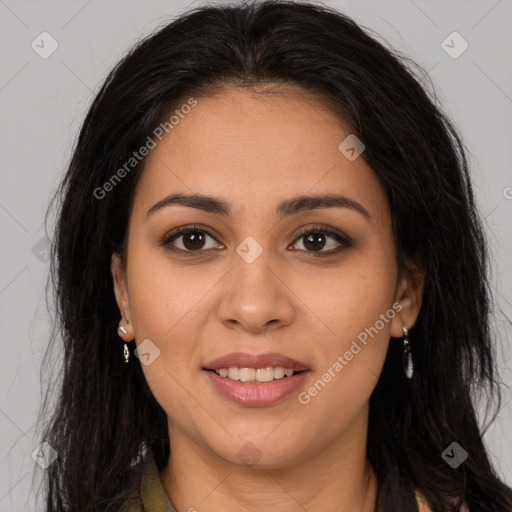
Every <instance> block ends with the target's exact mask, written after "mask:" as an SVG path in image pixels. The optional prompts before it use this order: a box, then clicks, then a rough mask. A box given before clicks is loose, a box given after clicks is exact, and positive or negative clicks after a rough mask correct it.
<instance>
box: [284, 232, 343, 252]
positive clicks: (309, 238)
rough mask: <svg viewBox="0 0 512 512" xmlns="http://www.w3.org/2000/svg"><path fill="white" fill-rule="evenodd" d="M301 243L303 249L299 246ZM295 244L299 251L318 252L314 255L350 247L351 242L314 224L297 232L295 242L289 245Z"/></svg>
mask: <svg viewBox="0 0 512 512" xmlns="http://www.w3.org/2000/svg"><path fill="white" fill-rule="evenodd" d="M301 244H302V246H303V247H304V248H303V249H302V248H301V247H300V245H301ZM296 245H299V247H298V249H299V250H301V251H304V252H309V253H318V254H316V255H315V256H329V255H333V254H336V253H338V252H340V251H342V250H343V249H346V248H348V247H352V245H353V244H352V241H351V239H350V238H349V237H346V236H343V235H341V234H340V233H336V232H334V231H332V230H330V229H327V227H322V226H316V227H315V226H314V227H310V228H307V229H304V230H303V231H301V232H300V233H299V236H298V238H297V239H296V242H295V243H294V244H293V245H292V246H291V247H295V246H296ZM323 249H327V250H323Z"/></svg>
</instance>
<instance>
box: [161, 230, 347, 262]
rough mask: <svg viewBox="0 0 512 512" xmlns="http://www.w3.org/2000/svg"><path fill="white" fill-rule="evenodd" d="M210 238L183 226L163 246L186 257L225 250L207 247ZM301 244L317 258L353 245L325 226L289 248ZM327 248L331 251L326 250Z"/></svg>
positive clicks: (301, 235) (306, 232)
mask: <svg viewBox="0 0 512 512" xmlns="http://www.w3.org/2000/svg"><path fill="white" fill-rule="evenodd" d="M208 237H209V238H211V239H212V240H215V238H214V237H213V235H211V233H210V232H209V231H208V230H207V229H204V228H201V227H200V226H197V225H193V226H183V227H181V228H177V229H175V230H174V231H171V232H170V233H168V234H166V235H165V237H164V238H163V239H162V241H161V244H162V245H163V246H165V247H167V248H168V249H169V250H170V251H173V252H175V253H178V254H181V255H184V256H201V254H203V252H204V251H207V250H209V249H215V248H220V249H223V248H224V246H223V245H215V244H213V246H211V247H205V243H206V239H207V238H208ZM180 239H181V240H180ZM329 239H330V240H331V241H330V242H329ZM300 244H302V246H303V247H304V249H300V248H299V250H301V251H303V252H308V253H313V254H314V255H315V256H332V255H334V254H337V253H339V252H341V251H342V250H343V249H346V248H348V247H352V245H353V243H352V240H351V238H350V237H348V236H346V235H343V234H341V233H338V232H336V231H333V230H332V229H331V228H329V226H325V225H316V226H310V227H308V228H305V229H303V230H301V231H300V232H299V233H298V235H297V238H296V241H295V242H294V244H292V245H291V246H289V247H292V248H294V247H295V246H296V245H300ZM180 246H181V247H180ZM326 247H327V249H329V250H324V249H325V248H326ZM315 253H316V254H315Z"/></svg>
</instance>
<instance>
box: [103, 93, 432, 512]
mask: <svg viewBox="0 0 512 512" xmlns="http://www.w3.org/2000/svg"><path fill="white" fill-rule="evenodd" d="M196 99H197V101H198V104H197V106H196V107H194V108H193V109H192V111H191V112H190V113H189V114H188V115H187V116H186V117H185V118H184V119H182V120H181V121H180V122H179V124H178V125H176V126H175V127H174V129H173V130H172V131H171V132H170V133H169V135H168V136H166V138H164V139H163V140H162V142H160V143H159V144H158V145H157V146H156V148H155V149H153V150H152V151H151V152H150V154H149V156H148V157H147V160H146V166H145V169H144V171H143V174H142V176H141V180H140V181H139V183H138V185H137V189H136V194H135V199H134V204H133V210H132V212H131V217H130V222H129V229H128V243H127V260H126V266H125V267H123V265H122V263H121V260H120V258H119V256H118V255H115V254H114V255H113V256H112V275H113V281H114V288H115V294H116V299H117V302H118V305H119V309H120V314H121V316H122V319H121V324H122V325H125V327H126V330H127V334H126V335H124V334H122V333H120V336H121V337H122V338H123V339H124V340H126V341H128V340H133V339H135V340H136V344H137V345H138V344H140V343H141V342H142V341H143V340H145V339H150V340H151V341H152V342H153V343H154V344H155V345H156V346H157V347H158V348H159V350H160V355H159V356H158V357H157V358H156V359H155V360H154V362H152V363H151V364H150V365H148V366H146V365H142V369H143V371H144V375H145V377H146V379H147V382H148V385H149V386H150V388H151V391H152V392H153V393H154V395H155V397H156V399H157V400H158V402H159V403H160V405H161V406H162V407H163V409H164V410H165V411H166V413H167V417H168V425H169V439H170V446H171V456H170V458H169V461H168V463H167V465H166V467H165V468H164V469H163V470H162V471H161V480H162V483H163V486H164V488H165V490H166V492H167V494H168V496H170V497H171V499H172V502H173V504H174V506H175V507H176V509H177V510H178V511H188V510H189V509H191V507H194V508H195V509H197V510H198V511H201V510H209V511H212V512H220V511H221V510H222V511H224V510H244V511H251V512H263V511H266V510H280V511H281V512H296V511H297V510H314V511H317V512H332V511H334V510H345V511H347V512H348V511H354V512H356V511H357V512H369V511H373V510H374V507H375V499H376V494H377V486H378V483H377V479H376V477H375V474H374V472H373V469H372V467H371V465H370V464H369V462H368V461H367V459H366V454H365V444H366V435H367V425H368V410H369V405H368V404H369V398H370V395H371V393H372V391H373V389H374V387H375V385H376V383H377V380H378V377H379V375H380V372H381V369H382V366H383V363H384V359H385V356H386V351H387V348H388V344H389V343H390V342H393V343H400V340H390V336H392V337H395V338H401V337H402V336H403V331H402V326H403V325H406V326H407V327H408V328H409V329H411V328H412V327H413V325H414V323H415V321H416V318H417V315H418V312H419V309H420V306H421V293H422V284H421V282H418V279H414V278H413V277H412V276H411V275H408V274H404V275H402V276H399V274H398V269H397V265H396V254H395V245H394V238H393V233H392V229H391V215H390V210H389V204H388V201H387V197H386V194H385V192H384V189H383V188H382V186H381V185H380V183H379V181H378V179H377V177H376V175H375V173H374V172H373V171H372V169H371V168H370V167H369V166H368V165H367V164H366V163H365V162H364V160H363V159H362V158H357V159H356V160H354V161H350V160H348V159H347V158H346V157H345V156H344V155H343V154H342V153H341V152H340V151H339V149H338V145H339V144H340V142H341V141H343V140H344V139H345V138H346V137H347V135H349V134H350V131H349V130H347V129H346V128H344V127H343V126H342V125H341V123H340V122H339V119H338V118H337V117H336V116H335V115H334V114H333V113H332V112H331V111H330V110H329V108H328V107H327V106H326V105H324V104H323V103H322V102H321V101H320V99H316V98H315V97H314V96H311V95H310V94H308V93H306V92H305V91H303V90H301V89H300V88H298V87H294V86H282V87H277V88H273V89H272V92H268V91H267V92H262V91H259V92H255V91H248V90H245V89H239V88H234V87H226V88H225V89H224V90H223V91H222V92H221V93H219V94H217V95H215V96H211V97H197V98H196ZM184 103H185V101H184ZM176 192H183V193H202V194H208V195H212V196H215V197H218V198H222V199H223V200H225V201H227V202H229V203H230V205H231V209H232V213H233V216H232V218H228V217H224V216H221V215H218V214H214V213H209V212H204V211H201V210H198V209H194V208H190V207H187V206H182V205H172V206H168V207H166V208H163V209H161V210H159V211H157V212H155V213H154V214H152V215H149V216H147V212H148V210H149V209H150V208H151V207H152V206H153V205H154V204H155V203H157V202H158V201H160V200H162V199H163V198H164V197H166V196H167V195H169V194H171V193H176ZM319 193H339V194H343V195H345V196H347V197H349V198H351V199H353V200H355V201H357V202H359V203H360V204H361V205H363V207H364V208H365V209H366V210H367V211H368V213H369V215H370V218H369V219H368V218H365V217H364V216H363V215H361V214H360V213H358V212H356V211H355V210H352V209H348V208H323V209H316V210H311V211H303V212H299V213H296V214H294V215H291V216H290V217H285V218H283V219H281V220H280V219H279V217H278V215H277V214H276V205H277V204H278V203H279V202H281V201H283V200H285V199H289V198H291V197H294V196H298V195H302V194H306V195H312V194H319ZM194 223H199V224H201V228H202V229H204V228H207V229H208V231H209V232H210V233H211V235H212V236H209V235H206V238H205V242H204V245H203V246H202V251H203V254H202V255H200V256H197V255H196V256H192V257H187V256H183V255H180V254H179V253H178V252H172V251H171V250H170V247H174V248H175V249H176V250H177V251H179V249H188V250H194V247H197V246H194V245H193V244H191V243H190V239H186V237H184V236H183V235H182V236H178V238H176V239H175V240H174V242H173V244H172V243H171V244H170V246H167V247H165V246H163V245H162V244H161V243H160V240H161V239H162V238H163V237H164V236H165V235H166V233H169V232H170V231H171V230H172V229H174V228H177V227H181V226H188V225H192V224H194ZM317 223H320V224H326V225H328V226H329V227H330V228H333V229H334V230H338V231H341V232H342V233H344V234H346V235H348V236H350V237H351V238H352V239H353V240H354V244H353V246H351V247H348V248H344V249H342V251H341V252H339V253H337V254H333V255H331V256H325V257H322V256H317V254H318V253H319V252H324V253H325V252H327V251H329V250H330V249H333V248H336V247H339V242H337V241H336V240H335V239H333V238H331V236H330V235H326V236H327V238H326V239H325V246H324V247H323V248H322V246H321V244H319V245H318V247H320V249H319V251H315V250H314V247H313V249H311V246H307V245H306V244H307V240H306V237H305V236H302V237H298V236H297V233H298V231H299V228H302V227H309V226H314V225H315V224H317ZM318 231H319V230H317V231H316V232H317V233H318ZM320 232H321V230H320ZM248 236H250V237H253V238H254V239H255V240H256V241H257V242H258V244H259V245H260V246H261V248H262V249H263V252H262V253H261V255H260V256H259V257H258V258H257V259H256V260H255V261H254V262H252V263H250V264H249V263H247V262H246V261H245V260H244V259H242V258H241V257H240V256H239V255H238V253H237V252H236V248H237V247H238V246H239V244H241V242H242V241H243V240H244V239H245V238H246V237H248ZM187 240H188V241H187ZM191 248H192V249H191ZM199 249H201V245H199ZM195 250H196V251H197V250H198V249H195ZM395 302H398V303H399V304H400V305H401V306H402V308H401V310H400V311H399V312H397V313H396V315H395V316H394V318H393V319H391V320H389V321H388V323H385V325H384V327H383V328H382V329H381V330H380V331H379V332H378V335H375V336H374V337H373V338H369V342H368V344H367V345H366V346H365V347H364V349H363V350H361V351H360V352H359V353H358V354H357V356H355V357H354V358H353V359H352V361H350V362H349V363H348V364H347V365H346V366H345V367H344V368H343V370H342V371H341V372H339V373H338V374H337V375H336V377H335V378H333V379H332V380H331V382H329V383H328V384H327V385H326V386H325V387H324V388H323V389H322V391H321V392H319V393H318V394H317V395H316V396H315V397H312V398H311V400H310V402H309V403H308V404H305V405H304V404H301V403H300V402H299V401H298V399H297V394H298V392H301V391H307V390H308V389H309V388H310V387H311V386H312V385H313V383H315V382H316V381H317V380H318V379H319V378H320V377H321V376H322V374H324V373H325V372H326V371H327V369H328V368H330V367H332V366H333V364H334V362H335V361H336V360H337V358H338V356H339V355H342V354H344V353H345V352H346V351H347V350H349V348H350V346H351V344H352V342H353V341H354V340H356V339H357V336H358V334H359V333H361V332H362V331H364V329H365V328H368V327H370V326H374V324H375V322H376V321H377V320H378V319H379V318H380V315H381V314H385V313H386V311H388V310H390V309H391V310H392V305H393V304H394V303H395ZM238 350H247V351H251V352H257V353H261V352H267V351H272V352H274V351H275V352H280V353H282V354H285V355H287V356H290V357H293V358H294V359H297V360H299V361H301V362H305V363H307V365H308V366H309V367H310V369H311V373H310V374H309V375H308V377H307V379H306V381H305V382H304V384H303V385H302V386H301V387H300V389H299V390H298V392H297V393H294V394H292V395H291V396H289V397H288V398H286V399H284V400H282V401H281V402H279V403H277V404H274V405H272V406H265V407H252V408H251V407H244V406H242V405H238V404H235V403H233V402H231V401H230V400H228V399H226V398H224V397H223V396H221V395H219V394H218V392H217V391H216V390H215V389H214V388H213V386H212V385H211V384H210V382H209V380H208V378H207V375H206V374H205V372H204V371H202V367H203V366H204V365H206V363H207V362H208V361H211V360H212V359H213V358H215V357H218V356H221V355H223V354H226V353H228V352H232V351H238ZM248 442H250V443H252V445H254V447H256V448H252V449H253V450H255V451H256V450H257V451H258V454H259V456H260V458H259V460H258V461H257V464H256V465H246V464H244V463H243V462H242V461H241V460H240V458H239V456H238V452H239V450H240V449H241V448H242V447H243V446H244V445H246V443H248ZM252 445H251V446H252ZM334 475H335V476H334ZM302 507H303V508H302ZM422 510H426V508H423V509H422Z"/></svg>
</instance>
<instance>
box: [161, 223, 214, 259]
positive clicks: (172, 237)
mask: <svg viewBox="0 0 512 512" xmlns="http://www.w3.org/2000/svg"><path fill="white" fill-rule="evenodd" d="M207 238H211V239H212V240H215V239H214V238H213V236H212V235H211V234H210V233H209V232H208V231H206V230H204V229H198V228H197V227H195V226H188V227H187V226H186V227H183V228H179V229H177V230H175V231H173V232H171V233H169V234H168V235H166V236H165V238H164V239H163V240H162V241H161V244H162V245H163V246H165V247H167V248H169V250H171V251H173V252H176V253H183V254H184V255H185V256H199V255H201V254H202V252H204V251H206V250H208V249H212V248H216V247H217V248H221V249H222V248H223V247H224V246H222V245H218V244H217V245H215V244H212V245H211V246H210V247H205V244H206V243H207ZM180 239H181V240H180Z"/></svg>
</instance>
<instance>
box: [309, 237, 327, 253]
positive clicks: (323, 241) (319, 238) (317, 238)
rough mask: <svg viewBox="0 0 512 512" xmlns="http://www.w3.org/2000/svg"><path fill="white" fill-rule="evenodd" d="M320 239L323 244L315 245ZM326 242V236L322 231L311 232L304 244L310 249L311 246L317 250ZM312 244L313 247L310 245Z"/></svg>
mask: <svg viewBox="0 0 512 512" xmlns="http://www.w3.org/2000/svg"><path fill="white" fill-rule="evenodd" d="M319 240H320V245H321V246H320V247H319V246H318V245H315V243H316V244H318V241H319ZM324 244H325V238H324V235H323V234H322V233H310V234H309V235H307V237H306V243H305V244H304V246H305V247H306V248H308V249H310V248H311V249H312V250H314V251H317V250H319V249H322V248H323V246H324ZM310 245H312V247H310Z"/></svg>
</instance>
